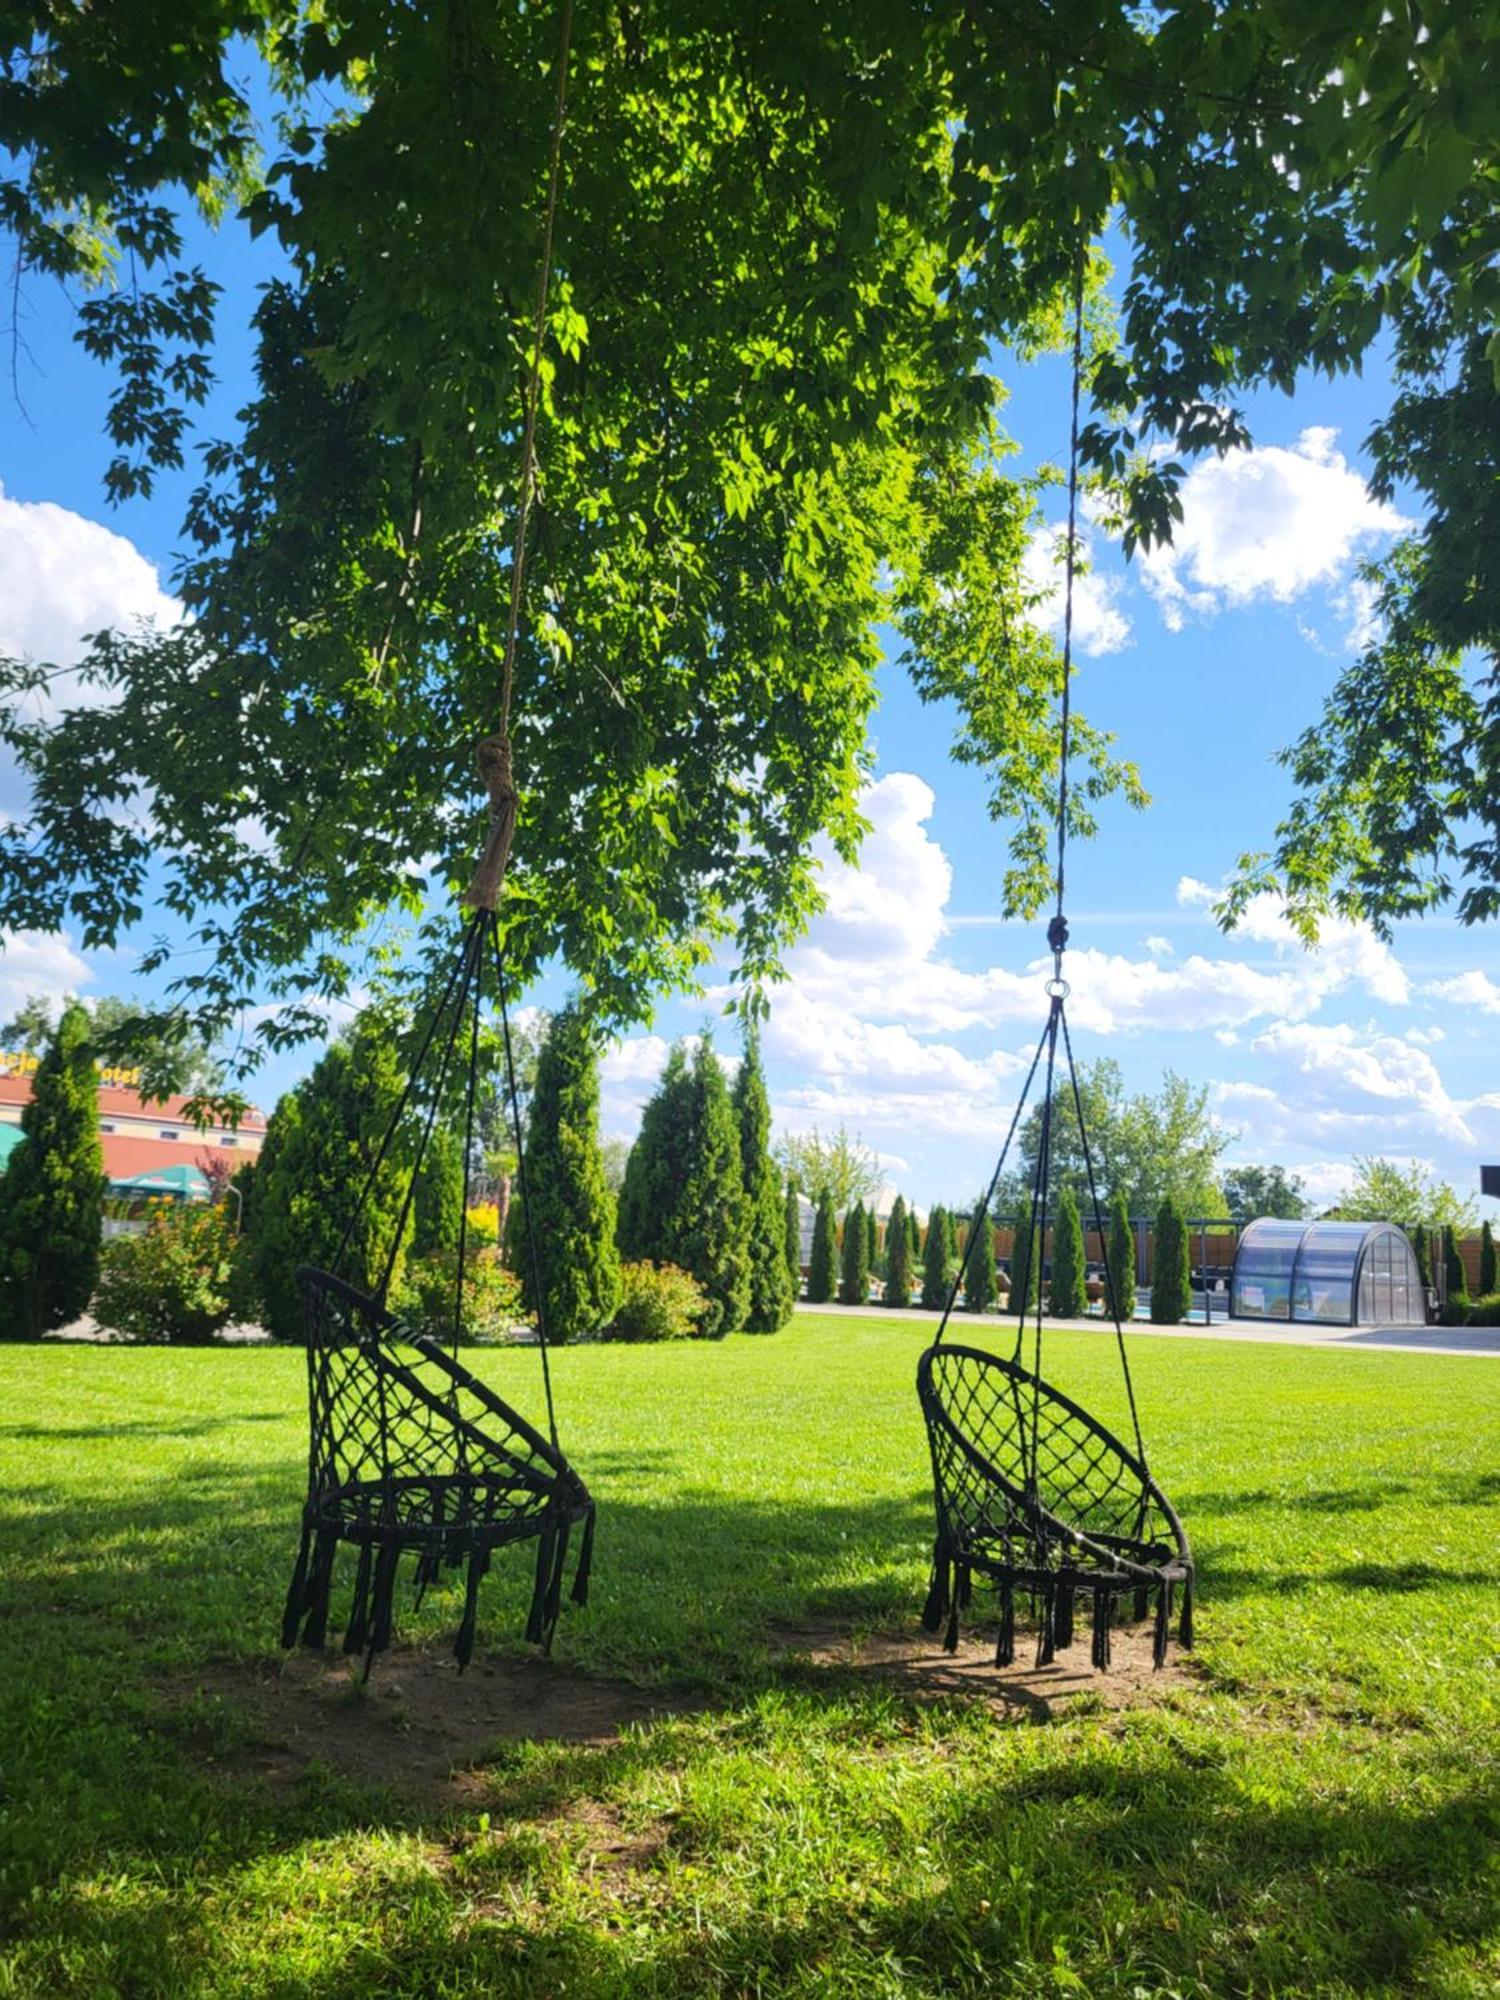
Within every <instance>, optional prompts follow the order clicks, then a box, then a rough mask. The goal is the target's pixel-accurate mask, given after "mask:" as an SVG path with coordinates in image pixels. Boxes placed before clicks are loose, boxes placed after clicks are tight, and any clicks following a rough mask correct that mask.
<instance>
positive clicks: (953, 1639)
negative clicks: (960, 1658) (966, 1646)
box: [943, 1562, 974, 1653]
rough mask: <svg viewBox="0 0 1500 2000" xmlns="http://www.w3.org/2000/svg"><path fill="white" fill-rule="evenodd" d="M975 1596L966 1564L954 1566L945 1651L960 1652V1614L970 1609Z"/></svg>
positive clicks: (971, 1578)
mask: <svg viewBox="0 0 1500 2000" xmlns="http://www.w3.org/2000/svg"><path fill="white" fill-rule="evenodd" d="M973 1596H974V1580H973V1576H972V1574H971V1573H970V1570H969V1565H968V1564H967V1563H966V1562H959V1563H955V1564H954V1565H953V1598H952V1602H951V1603H950V1605H949V1607H948V1630H947V1631H946V1632H945V1633H944V1634H943V1651H944V1652H945V1653H956V1652H957V1651H958V1634H959V1613H960V1612H961V1611H966V1610H967V1609H968V1608H969V1605H970V1603H971V1601H972V1600H973Z"/></svg>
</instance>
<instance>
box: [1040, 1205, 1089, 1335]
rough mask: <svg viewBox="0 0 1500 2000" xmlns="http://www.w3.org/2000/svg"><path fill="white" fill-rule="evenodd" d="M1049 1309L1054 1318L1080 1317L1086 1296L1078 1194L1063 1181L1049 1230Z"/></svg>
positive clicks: (1085, 1302)
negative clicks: (1051, 1227) (1050, 1244)
mask: <svg viewBox="0 0 1500 2000" xmlns="http://www.w3.org/2000/svg"><path fill="white" fill-rule="evenodd" d="M1049 1303H1050V1309H1051V1313H1052V1317H1053V1318H1054V1319H1082V1318H1083V1314H1084V1308H1085V1307H1086V1305H1087V1303H1088V1295H1087V1293H1086V1291H1085V1289H1084V1257H1083V1224H1082V1222H1081V1221H1080V1219H1079V1214H1078V1197H1077V1195H1076V1194H1075V1193H1074V1192H1073V1189H1072V1187H1071V1185H1070V1184H1069V1183H1067V1182H1066V1181H1065V1182H1064V1183H1063V1187H1062V1191H1061V1192H1060V1194H1059V1195H1058V1198H1057V1221H1056V1222H1055V1223H1054V1225H1053V1229H1052V1284H1051V1289H1050V1298H1049Z"/></svg>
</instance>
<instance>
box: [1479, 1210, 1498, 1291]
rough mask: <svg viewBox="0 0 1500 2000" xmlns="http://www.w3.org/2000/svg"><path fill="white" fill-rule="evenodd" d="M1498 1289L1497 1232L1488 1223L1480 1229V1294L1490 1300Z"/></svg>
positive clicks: (1483, 1224) (1482, 1224)
mask: <svg viewBox="0 0 1500 2000" xmlns="http://www.w3.org/2000/svg"><path fill="white" fill-rule="evenodd" d="M1495 1288H1496V1263H1495V1232H1494V1230H1493V1229H1491V1227H1490V1225H1489V1223H1488V1221H1485V1222H1483V1223H1481V1224H1480V1227H1479V1292H1480V1296H1481V1297H1482V1298H1488V1297H1489V1296H1490V1295H1491V1293H1492V1292H1493V1291H1494V1290H1495Z"/></svg>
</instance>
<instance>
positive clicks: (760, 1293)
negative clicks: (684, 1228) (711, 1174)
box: [734, 1025, 796, 1333]
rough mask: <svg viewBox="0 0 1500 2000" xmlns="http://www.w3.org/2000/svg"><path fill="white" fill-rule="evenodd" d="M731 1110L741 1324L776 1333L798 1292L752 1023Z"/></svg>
mask: <svg viewBox="0 0 1500 2000" xmlns="http://www.w3.org/2000/svg"><path fill="white" fill-rule="evenodd" d="M734 1111H735V1119H736V1122H737V1124H738V1127H739V1137H740V1173H741V1175H742V1177H743V1182H744V1190H745V1202H746V1206H747V1210H748V1214H749V1229H748V1233H747V1240H746V1251H747V1254H748V1257H749V1262H750V1302H749V1305H748V1307H747V1308H746V1312H745V1319H744V1325H745V1327H746V1329H747V1331H749V1332H750V1333H775V1332H776V1331H777V1330H778V1328H780V1327H783V1326H785V1325H786V1323H787V1321H788V1319H790V1317H791V1312H792V1301H793V1299H794V1298H795V1296H796V1293H795V1292H794V1290H793V1288H792V1282H791V1278H790V1276H789V1275H788V1271H787V1254H786V1245H787V1238H786V1210H785V1207H784V1204H783V1202H782V1197H781V1182H780V1178H779V1176H778V1174H777V1171H776V1165H775V1162H774V1161H773V1160H772V1158H771V1150H770V1140H771V1104H770V1099H769V1098H768V1097H767V1095H766V1078H765V1071H764V1069H763V1068H762V1067H761V1059H760V1036H759V1034H758V1033H757V1032H756V1029H755V1028H754V1026H753V1025H747V1027H746V1029H745V1046H744V1052H743V1054H742V1056H741V1058H740V1067H739V1074H738V1075H737V1076H736V1078H735V1082H734Z"/></svg>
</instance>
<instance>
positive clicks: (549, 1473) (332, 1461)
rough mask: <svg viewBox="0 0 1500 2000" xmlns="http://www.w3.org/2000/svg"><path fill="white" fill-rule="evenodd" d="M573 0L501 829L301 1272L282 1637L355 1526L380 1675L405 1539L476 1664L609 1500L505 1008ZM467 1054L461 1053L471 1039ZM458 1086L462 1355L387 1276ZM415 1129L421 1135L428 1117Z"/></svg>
mask: <svg viewBox="0 0 1500 2000" xmlns="http://www.w3.org/2000/svg"><path fill="white" fill-rule="evenodd" d="M571 24H572V9H571V4H570V0H564V5H563V9H562V46H561V52H560V55H559V59H558V70H557V97H556V106H555V115H554V118H553V123H552V134H551V156H550V167H549V175H548V186H547V201H546V209H545V213H544V218H543V232H542V262H541V273H540V279H539V284H538V290H537V304H536V319H535V325H534V338H533V342H532V351H531V368H530V374H529V377H528V380H527V386H526V399H525V411H524V417H525V423H524V430H523V438H522V453H521V468H522V470H521V488H520V498H519V502H518V506H517V510H516V530H515V542H514V547H513V549H512V560H511V572H510V606H509V619H508V624H507V629H506V639H505V652H504V662H503V668H502V680H501V696H500V727H499V730H498V733H497V734H495V735H493V736H489V737H486V738H485V739H484V741H483V742H482V743H481V744H480V746H479V753H478V761H479V770H480V775H481V777H482V779H483V780H484V783H485V786H486V789H487V791H488V794H489V804H490V830H489V836H488V839H487V841H486V844H485V849H484V853H483V855H482V857H481V859H480V862H479V866H478V869H477V870H476V872H475V875H474V879H473V881H472V882H471V883H470V885H469V888H468V889H467V891H466V892H465V895H464V901H465V903H466V904H467V905H468V907H469V910H470V912H471V914H470V915H469V917H468V918H467V920H466V922H465V924H464V926H463V930H462V933H461V936H460V940H459V945H458V950H457V952H456V954H455V957H454V960H453V963H452V965H451V967H450V969H449V972H448V976H447V981H446V984H445V985H444V987H443V990H442V994H441V997H440V999H439V1000H438V1002H437V1005H436V1006H435V1008H434V1009H433V1011H432V1014H431V1016H430V1019H429V1021H428V1024H427V1028H426V1032H425V1035H424V1036H423V1039H422V1042H421V1046H420V1048H419V1051H418V1053H417V1057H416V1060H415V1061H414V1062H413V1064H412V1066H411V1072H410V1075H409V1078H408V1081H407V1084H406V1088H405V1090H404V1092H403V1094H402V1097H401V1101H400V1103H399V1104H398V1105H397V1107H396V1111H395V1114H394V1116H393V1117H392V1119H391V1121H390V1124H389V1126H388V1127H387V1129H386V1131H385V1133H384V1135H383V1137H382V1139H381V1142H380V1145H379V1147H378V1149H377V1151H376V1155H375V1159H374V1163H373V1165H372V1166H371V1167H370V1169H369V1172H368V1174H367V1176H366V1179H365V1182H364V1186H363V1188H362V1189H361V1191H360V1194H359V1196H358V1199H357V1201H356V1203H355V1207H354V1209H353V1211H352V1212H351V1215H350V1220H349V1223H348V1225H347V1227H346V1228H345V1231H344V1236H343V1241H342V1243H341V1244H340V1246H339V1250H338V1253H337V1254H336V1256H335V1258H334V1268H333V1269H332V1270H328V1271H324V1270H319V1269H316V1268H314V1267H312V1266H310V1265H304V1266H303V1267H302V1268H301V1269H300V1270H299V1271H298V1272H297V1283H298V1287H299V1289H300V1292H301V1296H302V1304H303V1321H304V1329H305V1334H306V1342H307V1379H308V1401H309V1413H310V1426H311V1445H310V1450H309V1458H308V1486H307V1499H306V1503H305V1505H304V1507H303V1510H302V1540H301V1546H300V1548H299V1551H298V1555H297V1562H296V1567H295V1569H294V1571H293V1573H292V1581H291V1587H290V1589H289V1590H288V1592H287V1600H286V1610H285V1614H284V1616H283V1620H282V1631H281V1640H282V1644H283V1645H284V1646H288V1647H289V1646H293V1645H295V1644H297V1642H298V1641H299V1640H300V1641H301V1643H302V1644H303V1645H304V1646H311V1647H321V1646H322V1645H323V1644H324V1641H325V1637H326V1633H327V1626H328V1617H329V1602H330V1596H331V1592H332V1585H333V1576H334V1563H335V1557H336V1556H337V1553H338V1549H339V1546H340V1544H341V1543H348V1544H349V1545H350V1546H352V1547H353V1548H355V1549H357V1550H358V1552H359V1553H358V1562H357V1566H356V1572H355V1580H354V1597H353V1604H352V1608H351V1610H350V1614H349V1619H348V1622H347V1624H346V1626H345V1629H344V1638H343V1649H344V1651H345V1652H346V1653H358V1652H363V1653H364V1655H365V1675H366V1677H368V1675H369V1672H370V1667H371V1665H372V1663H373V1661H374V1658H375V1655H376V1654H377V1653H379V1652H381V1651H383V1650H384V1649H385V1648H386V1647H387V1646H388V1645H389V1644H390V1639H391V1629H392V1619H393V1611H394V1604H395V1592H396V1582H397V1573H398V1570H399V1566H400V1563H401V1559H402V1557H403V1556H404V1555H413V1556H415V1558H416V1577H415V1582H416V1594H417V1599H418V1601H420V1599H421V1595H422V1593H423V1591H424V1590H425V1589H426V1588H427V1586H428V1585H429V1584H430V1583H431V1582H432V1581H433V1580H434V1579H435V1578H436V1577H437V1576H438V1575H439V1573H440V1572H441V1570H442V1569H444V1568H445V1567H447V1568H462V1569H463V1570H464V1572H465V1588H464V1609H463V1617H462V1622H461V1623H460V1625H459V1629H458V1634H457V1637H456V1639H455V1641H454V1648H453V1650H454V1655H455V1657H456V1658H457V1660H458V1663H459V1665H460V1667H463V1666H465V1665H466V1664H467V1663H468V1661H469V1659H470V1657H471V1655H472V1653H473V1649H474V1635H475V1626H476V1621H477V1617H478V1603H479V1586H480V1584H481V1582H482V1581H483V1579H484V1577H485V1575H486V1573H487V1571H488V1570H489V1567H490V1563H491V1560H492V1558H493V1557H494V1555H495V1552H496V1551H497V1550H498V1549H502V1548H505V1547H508V1546H509V1545H510V1544H511V1543H514V1542H525V1541H535V1543H536V1545H537V1547H536V1574H535V1582H534V1586H533V1589H532V1596H531V1609H530V1614H529V1616H528V1618H527V1621H526V1637H527V1638H528V1639H529V1640H531V1641H532V1642H534V1643H536V1644H538V1645H540V1646H542V1647H543V1648H544V1649H545V1650H548V1651H550V1649H551V1644H552V1635H553V1631H554V1629H555V1627H556V1625H557V1620H558V1615H559V1611H560V1608H561V1601H562V1588H563V1582H564V1575H565V1570H566V1565H567V1557H568V1549H569V1542H570V1539H571V1536H572V1533H573V1530H574V1529H575V1528H578V1527H579V1526H581V1527H582V1530H583V1533H582V1540H581V1545H580V1548H579V1555H578V1564H577V1569H576V1571H575V1574H574V1580H573V1589H572V1596H573V1600H574V1602H575V1603H578V1604H583V1603H585V1602H586V1601H587V1598H588V1580H589V1570H590V1566H591V1561H592V1554H593V1539H594V1503H593V1501H592V1500H591V1498H590V1497H589V1493H588V1489H587V1488H586V1486H585V1485H584V1483H583V1481H582V1480H581V1479H580V1478H579V1476H578V1474H577V1473H576V1472H575V1471H574V1470H573V1468H572V1466H571V1465H569V1463H568V1461H567V1459H566V1457H565V1456H564V1455H563V1452H562V1448H561V1446H560V1444H559V1442H558V1432H557V1415H556V1410H555V1407H554V1403H553V1394H552V1370H551V1364H550V1361H549V1357H548V1346H547V1318H546V1301H545V1296H544V1291H543V1286H542V1283H541V1270H540V1261H539V1258H538V1255H537V1242H536V1237H535V1233H534V1232H535V1222H534V1213H535V1212H534V1208H533V1204H532V1203H531V1202H530V1201H529V1200H528V1199H527V1190H526V1166H525V1154H524V1150H523V1146H522V1131H521V1116H520V1103H519V1097H518V1093H517V1088H516V1072H515V1059H514V1052H513V1049H512V1042H511V1030H510V1017H509V1013H508V1010H507V1000H506V993H507V983H508V982H507V972H506V965H505V954H504V929H503V925H502V923H501V920H500V917H499V915H498V911H499V908H500V901H501V891H502V887H503V884H504V880H505V872H506V867H507V863H508V861H509V858H510V848H511V841H512V838H513V836H514V832H515V825H516V812H517V794H516V788H515V783H514V779H513V776H512V767H511V743H510V717H511V703H512V696H513V693H514V686H515V661H516V646H517V636H518V633H519V629H520V617H521V607H522V597H523V591H524V579H525V568H526V531H527V521H528V517H529V513H530V507H531V501H532V497H533V492H534V489H535V486H536V479H537V465H536V414H537V403H538V392H539V385H540V380H541V362H542V343H543V338H544V333H545V328H546V316H547V296H548V285H549V279H550V275H551V258H552V232H553V223H554V219H555V216H556V210H557V192H558V180H559V163H560V157H561V142H562V129H563V116H564V110H565V105H566V90H567V65H568V49H569V41H570V33H571ZM491 967H492V968H493V982H494V1000H495V1007H496V1013H497V1015H498V1021H499V1027H500V1039H501V1048H502V1050H503V1056H504V1070H505V1075H504V1085H505V1095H506V1099H507V1104H508V1110H509V1118H510V1125H511V1132H512V1138H513V1141H514V1144H515V1148H516V1156H517V1160H518V1163H519V1165H518V1172H517V1185H518V1193H519V1197H520V1202H521V1207H522V1216H523V1222H524V1226H525V1238H526V1252H527V1256H528V1259H529V1275H530V1278H531V1291H532V1296H533V1298H534V1300H535V1303H536V1321H537V1346H538V1350H539V1352H540V1356H541V1374H542V1386H543V1391H544V1395H545V1400H546V1409H547V1434H546V1436H543V1435H542V1433H541V1432H540V1431H539V1430H537V1429H536V1428H535V1427H534V1426H533V1425H532V1424H530V1423H529V1422H528V1421H527V1420H526V1418H524V1417H523V1416H521V1415H520V1414H519V1412H517V1411H516V1410H514V1409H512V1408H511V1406H510V1405H509V1404H508V1403H506V1402H505V1401H503V1400H502V1399H501V1398H500V1397H499V1396H497V1395H496V1394H495V1392H494V1390H493V1389H491V1388H489V1387H488V1386H487V1385H486V1384H485V1383H483V1382H481V1381H479V1380H478V1379H477V1378H476V1377H475V1376H474V1375H472V1374H471V1373H470V1372H469V1370H468V1369H467V1368H465V1367H463V1366H462V1365H461V1364H460V1362H459V1361H458V1358H457V1353H456V1349H457V1345H458V1339H459V1334H460V1330H461V1328H462V1325H463V1318H464V1286H465V1279H466V1268H467V1258H466V1252H467V1248H468V1245H467V1228H468V1224H467V1211H468V1207H469V1172H470V1162H471V1160H472V1158H473V1154H474V1142H475V1106H476V1099H477V1095H478V1082H479V1069H480V1025H481V1016H482V1012H483V1006H484V997H485V993H484V989H485V985H486V981H487V979H488V978H489V977H490V975H491ZM456 1052H457V1054H458V1060H457V1064H456V1065H455V1053H456ZM460 1083H461V1084H462V1092H463V1101H464V1106H465V1110H464V1147H463V1160H464V1199H463V1211H462V1213H463V1220H462V1221H461V1222H460V1226H459V1240H458V1256H457V1273H456V1278H455V1284H454V1294H453V1301H452V1319H451V1329H450V1330H451V1345H452V1347H453V1348H454V1350H455V1351H454V1352H453V1353H449V1352H446V1351H445V1348H444V1344H443V1342H442V1341H441V1340H440V1339H438V1338H437V1337H435V1336H434V1335H433V1334H432V1333H431V1332H430V1331H423V1332H413V1331H411V1330H409V1329H408V1328H406V1327H405V1326H404V1325H403V1323H402V1321H401V1319H400V1318H399V1316H398V1315H397V1314H395V1313H393V1312H392V1311H391V1310H390V1308H389V1306H388V1304H387V1296H386V1295H387V1292H388V1290H389V1287H390V1283H391V1278H392V1274H393V1270H394V1266H395V1263H396V1259H397V1255H398V1252H399V1247H400V1245H401V1242H402V1239H403V1237H404V1234H405V1231H406V1225H407V1222H408V1219H409V1218H410V1215H411V1210H412V1204H413V1201H414V1198H415V1193H416V1187H417V1181H418V1177H419V1175H420V1173H421V1168H422V1160H423V1157H424V1154H425V1153H426V1150H427V1147H428V1145H429V1143H430V1142H431V1139H432V1134H433V1131H434V1129H435V1126H436V1124H437V1121H438V1119H439V1116H440V1115H441V1113H442V1112H443V1110H444V1109H445V1107H447V1106H449V1105H451V1103H452V1102H453V1099H454V1097H455V1095H456V1093H457V1091H458V1089H459V1086H460ZM414 1131H415V1133H416V1134H417V1135H418V1136H417V1138H416V1143H415V1145H414V1146H413V1145H412V1143H411V1140H412V1135H413V1132H414ZM403 1154H405V1155H406V1156H407V1160H408V1164H409V1167H410V1172H409V1174H408V1176H407V1180H406V1186H405V1193H404V1198H403V1202H402V1206H401V1209H400V1212H399V1216H398V1219H397V1223H396V1227H395V1229H394V1232H393V1233H392V1235H391V1238H390V1247H389V1250H388V1252H387V1255H386V1258H385V1262H384V1268H383V1269H382V1271H381V1272H380V1274H379V1276H378V1278H377V1279H376V1281H375V1283H374V1286H373V1288H372V1289H370V1290H368V1291H367V1290H363V1289H361V1288H360V1287H359V1286H357V1285H355V1284H353V1283H352V1282H351V1281H350V1279H349V1277H348V1275H347V1272H346V1269H345V1265H346V1264H347V1262H348V1260H349V1251H350V1245H351V1241H352V1239H353V1237H354V1235H355V1222H356V1220H357V1218H358V1216H359V1214H360V1212H361V1211H362V1210H363V1208H364V1206H365V1204H366V1203H367V1202H368V1200H369V1198H370V1195H371V1193H372V1191H373V1190H374V1188H375V1186H376V1183H377V1180H378V1177H379V1175H380V1173H381V1171H382V1170H383V1168H384V1167H385V1165H386V1162H387V1160H388V1159H396V1158H401V1157H402V1156H403Z"/></svg>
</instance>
